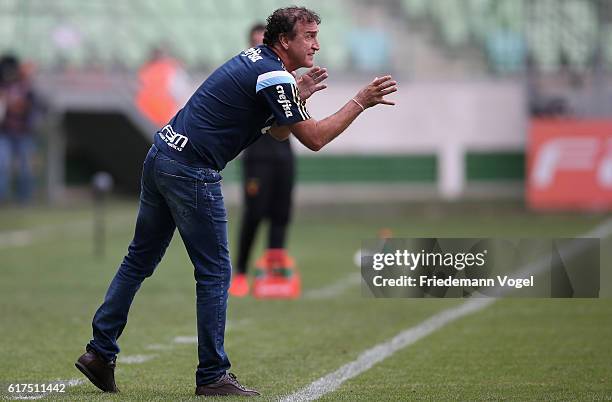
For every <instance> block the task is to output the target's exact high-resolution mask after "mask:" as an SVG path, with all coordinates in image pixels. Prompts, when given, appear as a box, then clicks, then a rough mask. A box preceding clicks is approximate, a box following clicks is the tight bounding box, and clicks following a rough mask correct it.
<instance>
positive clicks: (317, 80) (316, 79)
mask: <svg viewBox="0 0 612 402" xmlns="http://www.w3.org/2000/svg"><path fill="white" fill-rule="evenodd" d="M327 77H329V75H328V74H327V73H323V74H321V75H319V76H317V77H316V78H314V81H315V82H316V83H319V82H321V81H324V80H326V79H327Z"/></svg>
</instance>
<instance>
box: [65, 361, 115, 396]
mask: <svg viewBox="0 0 612 402" xmlns="http://www.w3.org/2000/svg"><path fill="white" fill-rule="evenodd" d="M74 366H75V367H76V368H77V369H79V371H80V372H81V373H83V374H84V375H85V377H87V379H88V380H89V381H91V383H92V384H93V385H95V386H96V387H98V388H99V389H100V390H102V391H104V392H111V393H115V392H119V390H118V389H117V390H107V389H105V388H104V386H102V385H101V384H100V383H99V382H98V380H97V379H96V377H95V376H94V375H93V374H92V373H91V371H89V369H88V368H87V367H85V366H84V365H83V364H81V362H78V361H77V362H76V363H74Z"/></svg>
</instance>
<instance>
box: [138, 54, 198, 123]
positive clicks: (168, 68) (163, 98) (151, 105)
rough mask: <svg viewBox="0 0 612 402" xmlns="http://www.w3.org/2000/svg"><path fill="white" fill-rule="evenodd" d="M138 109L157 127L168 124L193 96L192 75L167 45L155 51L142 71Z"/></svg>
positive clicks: (139, 76)
mask: <svg viewBox="0 0 612 402" xmlns="http://www.w3.org/2000/svg"><path fill="white" fill-rule="evenodd" d="M138 81H139V87H138V91H137V93H136V106H137V107H138V109H139V110H140V111H141V112H142V113H143V114H144V115H145V116H146V117H147V118H148V119H149V120H150V121H151V122H152V123H153V124H155V125H156V126H157V127H161V126H163V125H164V124H166V123H167V122H168V121H169V120H170V119H171V118H172V116H174V114H175V113H176V112H177V111H178V110H179V109H180V107H181V106H183V105H184V104H185V102H186V101H187V99H188V98H189V95H191V91H192V89H193V88H191V84H190V82H189V76H188V75H187V72H186V71H185V69H184V68H183V65H182V64H181V63H180V62H179V61H178V60H176V59H175V58H174V57H171V56H170V54H169V53H168V52H167V51H166V47H165V46H163V45H162V46H158V47H155V48H153V50H152V51H151V57H150V58H149V60H148V61H147V62H146V63H145V64H144V65H143V66H142V67H141V68H140V70H139V71H138Z"/></svg>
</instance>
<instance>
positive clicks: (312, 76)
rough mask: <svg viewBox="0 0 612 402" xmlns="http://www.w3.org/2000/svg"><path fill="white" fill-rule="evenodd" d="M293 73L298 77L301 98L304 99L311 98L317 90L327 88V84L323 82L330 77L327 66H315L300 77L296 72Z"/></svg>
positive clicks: (296, 79)
mask: <svg viewBox="0 0 612 402" xmlns="http://www.w3.org/2000/svg"><path fill="white" fill-rule="evenodd" d="M291 74H293V76H294V77H296V78H295V81H296V83H297V87H298V89H299V91H300V98H302V100H304V101H305V100H306V99H308V98H310V97H311V96H312V94H314V93H315V92H317V91H320V90H322V89H325V88H327V85H325V84H321V83H322V82H323V81H325V80H326V79H327V77H329V75H328V74H327V69H326V68H321V67H319V66H315V67H313V68H311V69H310V70H308V72H306V73H305V74H303V75H301V76H300V77H299V78H298V77H297V74H296V73H295V72H293V73H291Z"/></svg>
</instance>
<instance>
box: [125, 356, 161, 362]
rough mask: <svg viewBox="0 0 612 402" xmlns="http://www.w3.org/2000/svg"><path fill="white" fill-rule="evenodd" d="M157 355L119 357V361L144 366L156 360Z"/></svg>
mask: <svg viewBox="0 0 612 402" xmlns="http://www.w3.org/2000/svg"><path fill="white" fill-rule="evenodd" d="M156 357H157V355H131V356H119V357H118V358H117V360H118V361H119V363H123V364H142V363H144V362H148V361H149V360H152V359H155V358H156Z"/></svg>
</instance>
